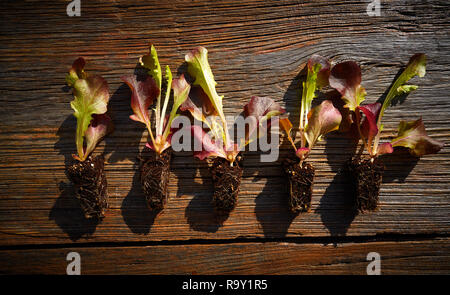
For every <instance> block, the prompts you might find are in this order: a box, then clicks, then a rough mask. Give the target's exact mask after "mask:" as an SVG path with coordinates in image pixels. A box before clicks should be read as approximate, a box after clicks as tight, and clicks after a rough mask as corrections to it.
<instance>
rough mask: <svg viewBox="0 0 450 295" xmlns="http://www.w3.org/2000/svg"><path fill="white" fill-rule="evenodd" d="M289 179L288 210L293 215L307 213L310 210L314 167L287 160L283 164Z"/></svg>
mask: <svg viewBox="0 0 450 295" xmlns="http://www.w3.org/2000/svg"><path fill="white" fill-rule="evenodd" d="M283 166H284V171H285V172H286V174H287V176H288V178H289V199H288V205H289V209H290V210H291V211H292V212H294V213H300V212H307V211H309V209H310V208H311V198H312V192H313V185H314V174H315V170H314V167H313V166H312V165H311V164H309V163H306V162H302V163H301V164H299V163H298V161H292V160H290V159H287V160H285V161H284V163H283Z"/></svg>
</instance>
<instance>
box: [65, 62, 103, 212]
mask: <svg viewBox="0 0 450 295" xmlns="http://www.w3.org/2000/svg"><path fill="white" fill-rule="evenodd" d="M85 65H86V62H85V60H84V59H83V58H82V57H80V58H78V59H76V60H75V61H74V63H73V64H72V68H71V69H70V70H69V73H68V74H67V76H66V82H67V84H68V85H69V86H70V87H72V89H73V96H74V100H72V101H71V102H70V106H71V107H72V109H73V110H74V116H75V117H76V119H77V129H76V136H75V141H76V147H77V152H78V154H77V155H73V158H74V159H75V163H74V164H72V165H71V166H69V167H68V168H67V175H68V177H69V179H70V180H71V181H72V183H74V184H75V187H76V197H77V198H78V199H79V200H80V204H81V208H82V209H83V212H84V214H85V216H86V218H93V217H95V218H103V217H104V212H105V210H106V208H107V206H108V194H107V183H106V177H105V173H104V158H103V156H97V157H92V156H91V153H92V152H93V151H94V149H95V147H96V146H97V144H98V143H99V142H100V141H101V140H102V138H103V137H104V136H105V135H106V134H108V133H109V132H111V131H112V121H111V118H110V117H109V116H108V115H106V111H107V106H108V102H109V98H110V95H109V88H108V83H107V82H106V80H105V79H103V78H102V77H101V76H98V75H90V74H88V73H87V72H85V71H84V66H85Z"/></svg>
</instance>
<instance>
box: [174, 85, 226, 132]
mask: <svg viewBox="0 0 450 295" xmlns="http://www.w3.org/2000/svg"><path fill="white" fill-rule="evenodd" d="M180 110H182V111H189V112H190V113H191V115H192V116H193V117H194V118H195V119H197V120H199V121H201V122H204V123H207V124H209V123H208V121H207V119H206V118H207V117H209V116H217V115H218V113H217V111H216V109H215V108H214V106H213V105H212V103H211V100H210V99H209V97H208V95H206V93H205V92H204V91H203V89H202V88H200V87H192V88H191V91H190V92H189V96H188V98H187V99H186V100H185V101H184V102H183V103H182V104H181V106H180Z"/></svg>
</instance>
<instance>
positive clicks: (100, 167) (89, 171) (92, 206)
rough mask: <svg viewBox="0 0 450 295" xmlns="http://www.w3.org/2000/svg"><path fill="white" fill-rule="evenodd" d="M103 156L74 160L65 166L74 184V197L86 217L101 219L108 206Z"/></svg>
mask: <svg viewBox="0 0 450 295" xmlns="http://www.w3.org/2000/svg"><path fill="white" fill-rule="evenodd" d="M104 167H105V159H104V157H103V156H97V157H92V156H89V157H88V158H87V159H86V160H85V161H83V162H81V161H79V160H75V163H73V164H72V165H70V166H69V167H67V176H68V178H69V179H70V181H71V182H72V183H73V184H74V185H75V188H76V197H77V199H78V200H79V201H80V205H81V209H82V210H83V213H84V216H85V217H86V218H97V219H102V218H103V217H104V216H105V211H106V209H107V208H108V192H107V182H106V176H105V171H104Z"/></svg>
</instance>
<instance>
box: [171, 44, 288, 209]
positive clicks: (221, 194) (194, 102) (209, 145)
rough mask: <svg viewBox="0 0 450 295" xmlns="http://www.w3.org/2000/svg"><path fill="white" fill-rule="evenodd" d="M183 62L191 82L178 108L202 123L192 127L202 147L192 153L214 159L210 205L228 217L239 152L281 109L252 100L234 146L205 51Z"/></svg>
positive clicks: (237, 182) (234, 201)
mask: <svg viewBox="0 0 450 295" xmlns="http://www.w3.org/2000/svg"><path fill="white" fill-rule="evenodd" d="M185 60H186V62H187V65H188V73H189V75H190V76H191V77H192V78H193V79H194V81H193V87H192V89H191V91H190V94H189V97H188V99H187V100H186V101H185V102H184V103H183V104H182V106H181V107H180V109H181V110H183V111H188V112H189V113H190V114H191V115H192V117H193V118H194V119H196V120H197V121H199V122H202V124H203V125H202V126H199V125H193V126H191V131H192V135H193V136H194V139H195V142H196V143H200V144H201V146H200V147H201V149H195V150H194V156H195V157H196V158H198V159H200V160H205V159H207V158H213V160H212V161H211V166H210V171H211V174H212V178H213V183H214V195H213V204H214V208H215V209H216V211H217V212H218V213H223V214H224V215H227V214H228V213H229V212H230V211H232V210H233V209H234V208H235V206H236V204H237V195H238V193H239V187H240V182H241V177H242V167H241V165H240V164H239V162H240V160H241V159H242V157H241V156H239V154H240V152H241V151H242V150H243V149H244V148H245V146H246V145H248V144H249V143H250V142H252V141H253V140H255V139H256V138H257V137H259V136H262V134H264V131H265V130H267V128H269V127H270V124H271V123H272V117H274V116H278V115H279V114H281V113H283V112H284V110H283V109H282V108H281V107H280V106H279V105H278V104H277V103H276V102H274V101H273V100H272V99H270V98H267V97H256V96H255V97H252V98H251V100H250V102H249V103H248V104H247V105H246V106H245V107H244V117H245V120H246V122H248V123H249V124H248V128H247V129H246V134H245V138H243V139H242V140H241V141H240V142H239V143H235V142H234V141H233V139H232V138H230V134H229V130H228V127H227V121H226V119H225V115H224V112H223V102H222V101H223V96H220V95H219V94H218V93H217V91H216V85H217V83H216V81H215V80H214V75H213V73H212V70H211V67H210V65H209V62H208V51H207V50H206V48H204V47H197V48H195V49H194V50H192V51H191V52H189V53H188V54H187V55H186V57H185Z"/></svg>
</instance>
